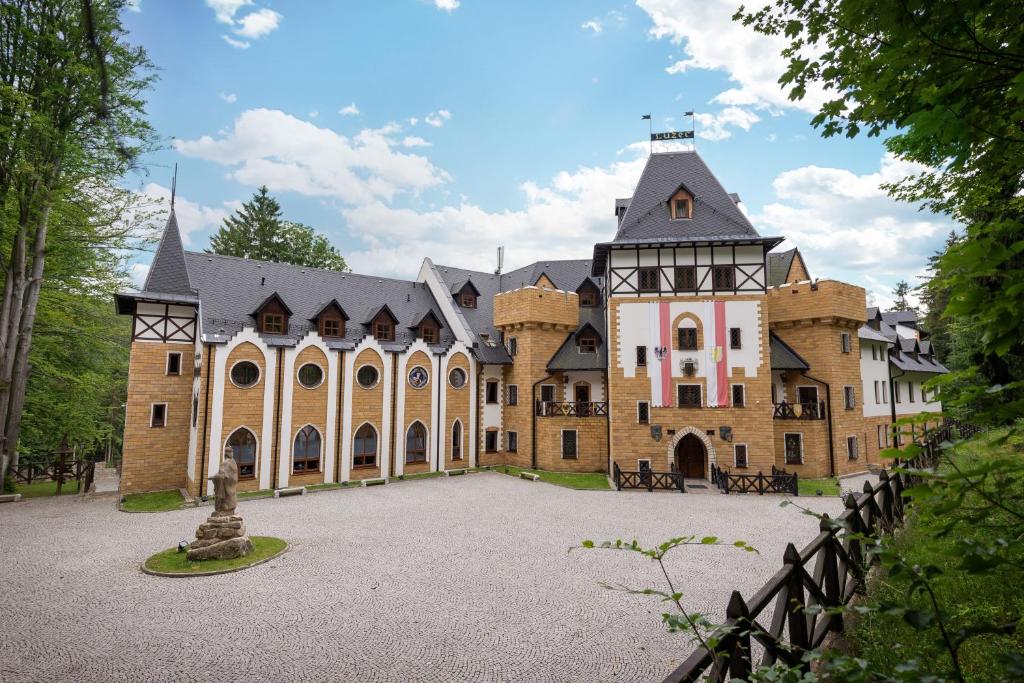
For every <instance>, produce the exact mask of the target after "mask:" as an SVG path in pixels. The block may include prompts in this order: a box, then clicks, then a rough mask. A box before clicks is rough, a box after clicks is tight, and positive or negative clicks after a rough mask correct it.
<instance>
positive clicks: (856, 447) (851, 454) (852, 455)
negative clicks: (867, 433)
mask: <svg viewBox="0 0 1024 683" xmlns="http://www.w3.org/2000/svg"><path fill="white" fill-rule="evenodd" d="M850 439H853V441H852V444H853V449H852V450H851V449H850V444H851V441H850ZM846 458H847V460H858V459H859V458H860V439H858V438H857V435H856V434H851V435H850V436H848V437H846Z"/></svg>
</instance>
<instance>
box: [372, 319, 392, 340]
mask: <svg viewBox="0 0 1024 683" xmlns="http://www.w3.org/2000/svg"><path fill="white" fill-rule="evenodd" d="M373 337H374V339H377V340H378V341H394V339H395V326H394V325H392V324H391V323H389V322H387V321H385V320H381V321H378V322H376V323H374V325H373Z"/></svg>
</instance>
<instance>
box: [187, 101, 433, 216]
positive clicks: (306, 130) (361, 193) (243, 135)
mask: <svg viewBox="0 0 1024 683" xmlns="http://www.w3.org/2000/svg"><path fill="white" fill-rule="evenodd" d="M399 132H400V126H398V125H397V124H389V125H388V126H385V127H383V128H377V129H369V128H368V129H363V130H361V131H360V132H359V133H357V134H356V135H354V136H352V137H346V136H344V135H340V134H338V133H335V132H334V131H333V130H331V129H329V128H321V127H318V126H316V125H314V124H313V123H310V122H308V121H303V120H301V119H298V118H296V117H294V116H291V115H289V114H286V113H284V112H282V111H278V110H271V109H250V110H247V111H245V112H243V113H242V114H241V115H240V116H239V117H238V118H237V119H235V122H234V125H233V126H232V127H231V128H230V129H229V130H227V131H223V132H221V133H220V134H219V137H218V138H217V139H214V138H212V137H210V136H208V135H204V136H203V137H201V138H199V139H196V140H176V141H175V143H174V146H175V148H176V149H177V150H178V152H180V153H181V154H184V155H186V156H191V157H197V158H201V159H206V160H208V161H213V162H216V163H219V164H222V165H225V166H230V167H232V169H233V170H232V171H231V172H230V173H229V174H228V177H230V178H232V179H234V180H236V181H237V182H240V183H243V184H245V185H250V186H253V187H256V186H259V185H262V184H266V185H267V186H268V187H270V188H271V189H273V190H278V191H292V192H298V193H300V194H304V195H307V196H313V197H333V198H336V199H338V200H340V201H341V202H343V203H345V204H368V203H371V202H374V201H388V202H390V201H391V200H392V199H393V198H394V197H395V195H397V194H399V193H413V194H416V193H419V192H421V191H423V190H425V189H427V188H431V187H435V186H438V185H441V184H443V183H445V182H447V181H448V180H450V178H449V176H448V174H447V173H446V172H444V171H443V170H441V169H439V168H437V167H436V166H434V165H433V164H432V163H431V162H430V161H429V160H428V159H427V158H426V157H423V156H419V155H416V154H410V153H405V152H401V151H398V150H397V149H396V147H399V146H400V142H399V140H398V139H397V138H396V137H395V136H396V134H397V133H399Z"/></svg>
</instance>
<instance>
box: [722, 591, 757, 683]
mask: <svg viewBox="0 0 1024 683" xmlns="http://www.w3.org/2000/svg"><path fill="white" fill-rule="evenodd" d="M725 620H726V623H727V624H730V625H731V626H732V627H733V628H735V629H736V631H735V634H734V635H735V638H736V640H735V643H736V644H735V646H734V647H733V650H732V652H730V653H729V676H730V677H732V678H742V679H746V678H747V677H749V676H750V672H751V669H752V668H753V667H752V666H751V662H750V611H749V610H748V609H747V603H745V602H744V601H743V596H742V595H740V592H739V591H733V592H732V597H730V598H729V605H728V606H727V607H726V608H725Z"/></svg>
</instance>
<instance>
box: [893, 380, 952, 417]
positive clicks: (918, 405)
mask: <svg viewBox="0 0 1024 683" xmlns="http://www.w3.org/2000/svg"><path fill="white" fill-rule="evenodd" d="M893 374H896V373H895V372H894V373H893ZM934 376H935V375H932V374H929V373H925V372H908V373H907V374H905V375H903V376H902V377H895V378H894V379H895V380H896V381H897V382H899V383H900V399H901V402H900V403H897V404H896V415H916V414H917V413H921V412H925V411H927V412H936V411H939V410H942V402H941V401H935V400H929V401H928V402H927V403H925V402H924V401H922V400H921V385H922V384H923V383H924V382H927V381H928V380H930V379H931V378H932V377H934ZM909 382H913V383H914V400H913V401H912V402H911V401H910V400H908V399H909V396H908V394H909V392H908V391H907V384H908V383H909Z"/></svg>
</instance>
